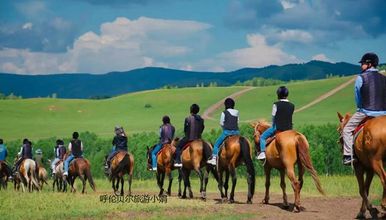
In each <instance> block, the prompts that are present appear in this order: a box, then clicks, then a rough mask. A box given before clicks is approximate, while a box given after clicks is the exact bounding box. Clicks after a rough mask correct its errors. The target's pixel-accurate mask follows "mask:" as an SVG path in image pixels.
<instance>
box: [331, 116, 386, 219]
mask: <svg viewBox="0 0 386 220" xmlns="http://www.w3.org/2000/svg"><path fill="white" fill-rule="evenodd" d="M338 117H339V122H340V123H339V127H338V131H339V133H340V136H341V137H340V143H341V144H342V147H343V137H342V131H343V128H344V126H345V125H346V124H347V122H348V121H349V119H350V118H351V116H350V114H346V115H345V116H344V117H343V116H342V115H341V114H340V113H338ZM354 152H355V155H356V156H357V157H358V162H354V164H353V165H354V170H355V176H356V178H357V181H358V186H359V193H360V195H361V197H362V206H361V208H360V211H359V213H358V215H357V218H365V214H366V209H367V210H369V212H370V214H371V216H372V217H373V218H377V216H378V210H377V209H376V208H373V207H372V205H371V203H370V202H369V200H368V195H369V189H370V185H371V181H372V179H373V176H374V172H375V173H376V174H377V175H378V176H379V178H380V179H381V183H382V186H383V197H382V203H381V206H382V209H383V210H386V172H385V170H384V168H383V166H384V165H385V163H384V161H385V160H386V116H380V117H376V118H373V119H370V120H368V121H366V122H365V124H364V127H363V129H362V130H361V131H359V134H358V136H357V138H356V139H355V141H354ZM365 173H366V180H364V178H363V177H364V174H365Z"/></svg>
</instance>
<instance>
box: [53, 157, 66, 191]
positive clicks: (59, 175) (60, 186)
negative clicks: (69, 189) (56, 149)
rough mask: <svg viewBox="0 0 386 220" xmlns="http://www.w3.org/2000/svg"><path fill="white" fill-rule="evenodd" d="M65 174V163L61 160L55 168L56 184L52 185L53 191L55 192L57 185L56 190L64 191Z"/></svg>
mask: <svg viewBox="0 0 386 220" xmlns="http://www.w3.org/2000/svg"><path fill="white" fill-rule="evenodd" d="M63 173H64V162H63V160H60V161H59V162H58V163H57V165H56V166H55V175H54V177H53V179H54V182H53V183H52V191H55V185H56V190H57V191H58V192H60V191H64V182H63Z"/></svg>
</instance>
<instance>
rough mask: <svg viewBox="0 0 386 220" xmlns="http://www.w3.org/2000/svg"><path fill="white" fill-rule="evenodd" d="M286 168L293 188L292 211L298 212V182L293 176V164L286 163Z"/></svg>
mask: <svg viewBox="0 0 386 220" xmlns="http://www.w3.org/2000/svg"><path fill="white" fill-rule="evenodd" d="M286 167H287V168H286V169H287V176H288V178H289V179H290V181H291V185H292V188H293V190H294V194H295V204H294V205H295V207H294V210H293V211H294V212H300V183H299V181H298V180H297V179H296V177H295V171H294V167H293V165H291V166H288V165H286Z"/></svg>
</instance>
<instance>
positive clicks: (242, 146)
mask: <svg viewBox="0 0 386 220" xmlns="http://www.w3.org/2000/svg"><path fill="white" fill-rule="evenodd" d="M242 163H245V165H246V167H247V173H248V176H247V182H248V197H247V203H248V204H252V198H253V194H254V193H255V182H256V181H255V168H254V166H253V162H252V147H251V144H250V143H249V141H248V139H247V138H245V137H243V136H240V135H231V136H228V137H227V138H226V139H225V141H224V142H223V145H222V147H221V149H220V152H219V157H218V163H217V172H218V175H219V179H218V188H219V190H220V193H221V198H222V200H223V201H225V200H226V199H227V194H228V181H229V173H230V175H231V176H232V189H231V193H230V195H229V203H234V193H235V187H236V183H237V177H236V167H238V166H239V165H241V164H242ZM224 172H225V182H224V183H223V173H224ZM223 187H224V189H225V193H224V192H223Z"/></svg>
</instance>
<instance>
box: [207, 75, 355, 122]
mask: <svg viewBox="0 0 386 220" xmlns="http://www.w3.org/2000/svg"><path fill="white" fill-rule="evenodd" d="M355 79H356V77H353V78H351V79H350V80H348V81H347V82H345V83H343V84H341V85H339V86H338V87H336V88H334V89H332V90H330V91H329V92H327V93H325V94H323V95H321V96H319V97H318V98H317V99H315V100H313V101H312V102H310V103H308V104H306V105H304V106H302V107H301V108H298V109H296V110H295V112H294V113H297V112H301V111H303V110H305V109H307V108H310V107H311V106H313V105H316V104H317V103H319V102H321V101H323V100H325V99H327V98H328V97H330V96H332V95H334V94H336V93H337V92H339V91H340V90H342V89H344V88H346V87H347V86H348V85H350V84H351V83H353V82H354V81H355ZM255 88H257V87H248V88H246V89H243V90H240V91H238V92H235V93H233V94H231V95H230V96H227V97H231V98H234V99H235V98H237V97H239V96H241V95H243V94H244V93H246V92H248V91H250V90H252V89H255ZM224 100H225V98H223V99H221V100H220V101H218V102H217V103H215V104H213V105H211V106H210V107H209V108H207V109H206V110H205V111H204V114H203V115H202V117H203V118H204V119H209V120H215V119H214V118H213V117H212V114H213V113H214V112H215V111H216V110H217V109H219V108H221V107H222V105H223V103H224ZM249 121H252V120H247V122H249Z"/></svg>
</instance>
